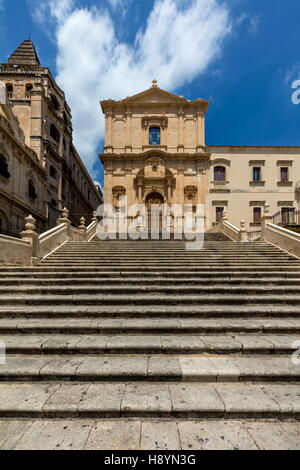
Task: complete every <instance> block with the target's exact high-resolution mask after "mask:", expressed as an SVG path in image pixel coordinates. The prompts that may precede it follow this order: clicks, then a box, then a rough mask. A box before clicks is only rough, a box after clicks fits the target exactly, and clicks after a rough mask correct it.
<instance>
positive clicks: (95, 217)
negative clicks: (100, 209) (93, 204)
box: [92, 211, 99, 223]
mask: <svg viewBox="0 0 300 470" xmlns="http://www.w3.org/2000/svg"><path fill="white" fill-rule="evenodd" d="M92 222H97V223H98V222H99V219H98V217H97V212H96V211H94V212H93V217H92Z"/></svg>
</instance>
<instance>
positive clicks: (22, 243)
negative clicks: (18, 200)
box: [0, 208, 98, 266]
mask: <svg viewBox="0 0 300 470" xmlns="http://www.w3.org/2000/svg"><path fill="white" fill-rule="evenodd" d="M68 216H69V211H68V209H66V208H64V209H63V210H62V215H61V217H60V218H59V219H58V220H57V225H56V227H53V228H52V229H50V230H48V231H47V232H44V233H42V234H41V235H38V233H37V232H36V220H35V219H34V218H33V217H32V215H29V216H28V217H26V218H25V230H24V231H23V232H21V237H22V239H18V238H14V237H9V236H6V235H1V234H0V263H1V264H4V265H9V264H11V265H20V266H30V265H36V264H37V263H38V262H39V261H40V260H42V259H44V258H46V257H47V256H49V255H50V254H51V253H53V251H55V250H57V249H58V248H59V247H60V246H62V245H64V244H65V243H67V242H68V241H83V242H88V241H90V240H92V239H93V238H94V236H95V235H96V228H97V224H98V219H97V214H96V212H94V213H93V219H92V222H91V224H90V225H89V226H88V227H86V225H85V218H84V217H82V218H81V220H80V226H79V228H75V227H72V226H71V221H70V219H69V217H68Z"/></svg>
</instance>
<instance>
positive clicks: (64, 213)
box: [56, 207, 71, 241]
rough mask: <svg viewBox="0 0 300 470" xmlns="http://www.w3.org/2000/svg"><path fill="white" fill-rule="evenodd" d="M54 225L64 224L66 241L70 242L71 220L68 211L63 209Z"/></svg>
mask: <svg viewBox="0 0 300 470" xmlns="http://www.w3.org/2000/svg"><path fill="white" fill-rule="evenodd" d="M56 224H57V225H60V224H66V226H67V239H68V241H70V240H71V229H70V227H71V220H70V219H69V211H68V209H67V208H66V207H64V208H63V210H62V211H61V216H60V218H59V219H57V221H56Z"/></svg>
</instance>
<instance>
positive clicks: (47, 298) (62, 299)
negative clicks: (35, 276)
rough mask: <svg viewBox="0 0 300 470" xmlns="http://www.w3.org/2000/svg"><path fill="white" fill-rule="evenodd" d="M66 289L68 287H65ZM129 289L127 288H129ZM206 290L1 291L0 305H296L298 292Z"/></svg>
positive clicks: (298, 301) (299, 297)
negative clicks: (112, 291)
mask: <svg viewBox="0 0 300 470" xmlns="http://www.w3.org/2000/svg"><path fill="white" fill-rule="evenodd" d="M67 292H69V290H68V291H67ZM129 293H130V292H129ZM217 294H218V295H216V294H211V293H207V292H206V293H205V295H204V291H203V293H202V294H199V295H197V294H186V293H180V294H178V295H176V294H174V295H172V294H166V293H164V295H163V296H162V295H157V294H154V293H151V292H150V293H144V294H135V295H128V294H127V295H125V294H124V295H121V294H112V295H109V294H96V293H95V294H93V295H84V294H82V295H79V294H77V295H75V294H69V293H67V294H64V295H58V294H56V295H54V294H53V295H51V294H43V295H42V294H41V295H38V294H36V295H35V294H22V295H21V294H16V293H13V294H11V295H9V294H7V295H4V294H2V295H0V306H4V305H7V306H8V305H20V304H21V305H26V304H27V305H48V306H51V305H57V304H60V305H70V304H71V305H72V304H73V305H101V306H104V305H130V304H136V305H139V306H140V308H141V307H142V306H144V305H160V306H164V305H174V306H181V305H186V304H189V305H192V304H195V305H197V306H198V305H207V306H208V305H209V306H211V307H212V306H215V305H219V304H221V305H225V304H227V305H243V306H244V305H249V304H255V305H256V306H258V305H261V304H270V303H271V304H274V305H280V304H282V305H283V306H284V305H299V303H300V296H299V295H293V294H289V295H286V294H283V293H282V294H278V295H273V294H267V295H264V294H260V295H250V293H248V294H246V295H245V294H244V295H243V294H232V295H227V294H223V293H217Z"/></svg>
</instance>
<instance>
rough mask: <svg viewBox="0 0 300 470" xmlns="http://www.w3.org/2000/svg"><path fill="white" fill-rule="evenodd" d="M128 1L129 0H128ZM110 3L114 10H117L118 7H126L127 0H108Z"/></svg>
mask: <svg viewBox="0 0 300 470" xmlns="http://www.w3.org/2000/svg"><path fill="white" fill-rule="evenodd" d="M127 1H128V0H127ZM108 3H110V5H111V6H112V8H113V9H114V10H115V9H116V8H117V7H122V6H124V5H125V3H126V0H108Z"/></svg>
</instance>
